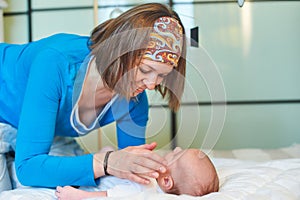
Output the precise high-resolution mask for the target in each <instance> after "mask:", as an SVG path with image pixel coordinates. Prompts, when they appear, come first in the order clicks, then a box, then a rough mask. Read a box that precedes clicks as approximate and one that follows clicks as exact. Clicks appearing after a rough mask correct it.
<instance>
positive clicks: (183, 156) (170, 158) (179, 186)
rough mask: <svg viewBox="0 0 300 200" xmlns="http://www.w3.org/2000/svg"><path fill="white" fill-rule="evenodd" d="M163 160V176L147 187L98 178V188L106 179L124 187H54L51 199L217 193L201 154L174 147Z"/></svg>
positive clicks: (216, 182) (212, 171)
mask: <svg viewBox="0 0 300 200" xmlns="http://www.w3.org/2000/svg"><path fill="white" fill-rule="evenodd" d="M165 159H166V160H167V162H168V168H167V171H166V173H163V174H162V173H160V174H159V177H158V178H157V179H156V181H154V182H152V183H151V184H152V185H151V184H150V186H149V185H140V184H137V183H134V182H131V181H128V180H125V179H119V178H116V177H112V176H108V177H104V178H101V184H104V181H105V179H106V180H108V179H109V178H110V177H111V178H113V179H114V180H119V181H120V183H119V184H122V182H123V183H125V184H124V185H123V186H120V185H118V184H117V185H116V187H115V188H110V189H108V190H106V191H84V190H79V189H76V188H73V187H71V186H65V187H59V186H58V187H57V188H56V190H57V192H56V193H55V195H56V196H57V197H58V198H59V199H60V200H81V199H85V198H95V197H107V196H108V197H111V196H114V197H117V196H119V197H121V196H125V195H130V194H133V193H138V192H141V191H145V190H147V189H149V187H154V188H155V187H157V191H161V190H162V191H163V192H165V193H170V194H177V195H180V194H187V195H191V196H202V195H205V194H208V193H211V192H217V191H218V190H219V179H218V175H217V173H216V169H215V167H214V165H213V164H212V162H211V161H210V159H209V157H208V156H207V155H205V153H203V152H202V151H201V150H199V149H186V150H182V149H181V148H180V147H176V148H175V149H174V150H173V151H171V152H169V153H168V154H166V155H165ZM101 184H100V185H101ZM153 184H154V185H153ZM155 184H156V186H155ZM134 185H135V186H134ZM137 185H139V187H137ZM127 187H128V188H127ZM124 193H126V194H124Z"/></svg>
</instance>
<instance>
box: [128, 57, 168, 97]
mask: <svg viewBox="0 0 300 200" xmlns="http://www.w3.org/2000/svg"><path fill="white" fill-rule="evenodd" d="M137 68H138V69H137V74H136V77H135V83H134V84H133V87H132V92H131V94H132V96H137V95H138V94H140V93H142V92H143V91H144V90H145V89H149V90H153V89H154V88H155V86H157V85H159V84H160V83H161V82H162V81H163V79H164V78H165V77H166V76H167V75H168V74H169V73H170V72H171V71H172V70H173V67H172V66H171V65H169V64H165V63H161V62H156V61H151V60H148V59H143V60H142V61H141V64H140V65H139V66H137Z"/></svg>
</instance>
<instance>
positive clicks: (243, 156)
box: [0, 144, 300, 200]
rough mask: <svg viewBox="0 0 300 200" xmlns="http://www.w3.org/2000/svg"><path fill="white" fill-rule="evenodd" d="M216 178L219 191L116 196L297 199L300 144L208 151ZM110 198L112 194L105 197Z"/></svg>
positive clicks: (31, 191) (17, 195)
mask: <svg viewBox="0 0 300 200" xmlns="http://www.w3.org/2000/svg"><path fill="white" fill-rule="evenodd" d="M209 156H210V157H211V159H212V161H213V162H214V164H215V166H216V168H217V172H218V175H219V178H220V191H219V192H217V193H211V194H208V195H206V196H202V197H191V196H187V195H180V196H176V195H170V194H161V193H153V192H147V191H146V192H141V193H139V194H138V195H134V196H129V197H124V198H118V199H124V200H125V199H128V200H129V199H130V200H135V199H136V200H140V199H143V200H144V199H151V200H153V199H158V200H163V199H168V200H169V199H180V200H189V199H190V200H196V199H197V200H198V199H200V200H211V199H222V200H235V199H236V200H244V199H249V200H250V199H251V200H252V199H255V200H258V199H262V200H267V199H283V200H297V199H300V144H294V145H292V146H290V147H286V148H280V149H272V150H263V149H237V150H231V151H213V152H211V153H210V154H209ZM0 199H1V200H2V199H3V200H10V199H12V200H16V199H22V200H35V199H39V200H40V199H43V200H44V199H45V200H48V199H49V200H50V199H51V200H53V199H56V198H55V195H54V190H53V189H45V188H30V187H20V188H18V189H15V190H11V191H6V192H2V193H1V194H0ZM105 199H109V200H112V199H114V198H105Z"/></svg>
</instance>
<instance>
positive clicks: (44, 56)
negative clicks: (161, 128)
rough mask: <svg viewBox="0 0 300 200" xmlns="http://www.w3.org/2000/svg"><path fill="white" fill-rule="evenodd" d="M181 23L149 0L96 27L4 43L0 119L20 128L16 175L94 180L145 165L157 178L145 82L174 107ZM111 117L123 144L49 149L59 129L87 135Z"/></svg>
mask: <svg viewBox="0 0 300 200" xmlns="http://www.w3.org/2000/svg"><path fill="white" fill-rule="evenodd" d="M184 33H185V32H184V28H183V26H182V23H181V21H180V19H179V17H178V15H177V14H176V13H175V12H174V11H172V10H171V9H170V8H168V7H166V6H164V5H162V4H158V3H152V4H144V5H140V6H137V7H135V8H132V9H131V10H128V11H127V12H125V13H123V14H122V15H120V16H119V17H117V18H115V19H110V20H108V21H106V22H104V23H103V24H100V25H99V26H98V27H96V28H95V29H94V30H93V32H92V34H91V37H84V36H77V35H71V34H57V35H54V36H50V37H48V38H44V39H41V40H39V41H36V42H32V43H29V44H24V45H11V44H1V45H0V52H1V64H0V70H1V75H0V80H1V86H0V87H1V88H0V89H1V93H0V122H1V123H2V124H7V125H11V126H13V127H16V128H17V130H18V133H17V143H16V158H15V162H16V172H17V176H18V179H19V180H20V182H21V183H22V184H24V185H29V186H40V187H56V186H57V185H62V186H63V185H75V186H83V185H86V186H87V185H90V186H95V185H96V184H97V180H98V178H99V177H101V176H104V175H107V174H111V175H114V176H116V177H119V178H127V179H130V180H132V181H135V182H138V183H142V184H148V183H149V180H148V179H147V178H145V176H144V175H147V176H150V177H153V178H157V176H158V173H157V171H159V170H160V171H162V172H163V171H165V160H164V159H163V158H162V157H160V156H159V155H157V154H156V153H154V152H152V150H153V149H154V148H155V147H156V143H152V144H144V143H145V127H146V123H147V119H148V102H147V96H146V93H145V91H144V90H145V89H150V90H152V89H157V90H158V91H159V92H160V93H161V94H162V96H163V97H168V99H169V106H170V108H171V109H173V110H177V109H178V107H179V103H180V97H181V94H182V92H183V87H184V75H185V60H184V57H185V51H186V50H185V40H184V38H183V37H184ZM113 121H116V124H117V138H118V140H117V141H118V147H119V149H120V150H118V151H114V152H110V153H106V154H105V153H102V152H97V153H95V154H86V155H83V156H74V157H58V156H50V155H48V153H49V150H50V147H51V144H52V143H53V139H54V137H55V136H72V137H76V136H80V135H84V134H87V133H88V132H90V131H91V130H94V129H96V128H99V127H101V126H104V125H106V124H108V123H111V122H113ZM0 134H1V133H0ZM136 145H140V146H136ZM133 146H135V147H133Z"/></svg>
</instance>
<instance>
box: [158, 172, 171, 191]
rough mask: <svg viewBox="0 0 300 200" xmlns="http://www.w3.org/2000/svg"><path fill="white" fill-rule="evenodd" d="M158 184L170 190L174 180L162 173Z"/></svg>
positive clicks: (165, 189)
mask: <svg viewBox="0 0 300 200" xmlns="http://www.w3.org/2000/svg"><path fill="white" fill-rule="evenodd" d="M160 186H161V187H162V189H163V190H164V191H168V190H171V189H172V188H173V186H174V180H173V178H172V177H171V176H170V175H164V176H163V177H162V178H161V179H160Z"/></svg>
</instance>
